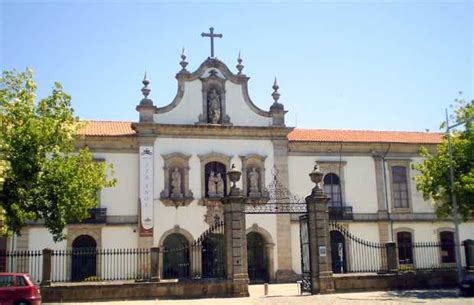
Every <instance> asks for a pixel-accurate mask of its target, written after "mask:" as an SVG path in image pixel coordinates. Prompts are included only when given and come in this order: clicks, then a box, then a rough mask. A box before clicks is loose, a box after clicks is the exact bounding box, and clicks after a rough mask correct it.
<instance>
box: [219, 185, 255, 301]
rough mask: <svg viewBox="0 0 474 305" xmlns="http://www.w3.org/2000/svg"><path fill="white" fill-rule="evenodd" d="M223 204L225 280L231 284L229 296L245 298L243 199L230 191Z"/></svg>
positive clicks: (246, 273)
mask: <svg viewBox="0 0 474 305" xmlns="http://www.w3.org/2000/svg"><path fill="white" fill-rule="evenodd" d="M222 202H223V204H224V241H225V264H226V275H227V280H229V281H231V282H232V285H231V287H232V288H231V291H229V293H230V295H231V296H234V297H247V296H249V292H248V282H249V279H248V270H247V236H246V231H245V210H244V209H245V198H244V197H243V196H242V194H241V193H240V190H238V189H237V190H236V189H232V190H231V193H230V195H229V196H228V197H225V198H224V199H222Z"/></svg>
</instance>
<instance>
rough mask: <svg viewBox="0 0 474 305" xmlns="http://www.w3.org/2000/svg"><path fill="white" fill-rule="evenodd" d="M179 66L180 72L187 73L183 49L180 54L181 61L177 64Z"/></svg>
mask: <svg viewBox="0 0 474 305" xmlns="http://www.w3.org/2000/svg"><path fill="white" fill-rule="evenodd" d="M179 64H180V65H181V71H187V70H186V66H187V65H188V62H187V61H186V53H185V52H184V47H183V51H182V52H181V61H180V62H179Z"/></svg>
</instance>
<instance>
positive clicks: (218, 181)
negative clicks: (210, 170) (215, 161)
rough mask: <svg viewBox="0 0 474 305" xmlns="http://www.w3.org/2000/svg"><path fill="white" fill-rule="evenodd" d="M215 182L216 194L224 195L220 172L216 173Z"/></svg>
mask: <svg viewBox="0 0 474 305" xmlns="http://www.w3.org/2000/svg"><path fill="white" fill-rule="evenodd" d="M216 184H217V195H219V196H224V180H222V176H221V173H217V177H216Z"/></svg>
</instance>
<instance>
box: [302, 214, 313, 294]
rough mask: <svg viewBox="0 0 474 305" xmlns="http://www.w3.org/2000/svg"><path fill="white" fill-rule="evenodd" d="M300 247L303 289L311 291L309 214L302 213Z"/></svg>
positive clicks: (303, 290)
mask: <svg viewBox="0 0 474 305" xmlns="http://www.w3.org/2000/svg"><path fill="white" fill-rule="evenodd" d="M299 220H300V249H301V275H302V280H301V291H302V292H311V286H312V285H311V248H310V246H309V229H308V214H304V215H301V216H300V217H299Z"/></svg>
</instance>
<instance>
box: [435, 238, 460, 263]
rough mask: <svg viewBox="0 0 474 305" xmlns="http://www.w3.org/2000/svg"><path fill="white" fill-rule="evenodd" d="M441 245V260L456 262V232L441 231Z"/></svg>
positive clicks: (443, 261)
mask: <svg viewBox="0 0 474 305" xmlns="http://www.w3.org/2000/svg"><path fill="white" fill-rule="evenodd" d="M439 241H440V244H441V245H440V246H441V262H442V263H454V262H455V261H456V256H455V252H454V251H455V250H454V233H453V232H451V231H442V232H439Z"/></svg>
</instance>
